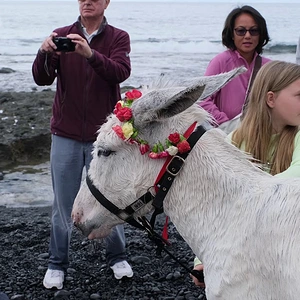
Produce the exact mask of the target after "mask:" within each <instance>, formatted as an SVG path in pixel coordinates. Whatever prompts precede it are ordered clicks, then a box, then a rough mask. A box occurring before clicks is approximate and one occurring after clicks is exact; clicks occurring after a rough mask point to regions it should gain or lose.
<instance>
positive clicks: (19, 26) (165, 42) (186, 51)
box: [0, 0, 300, 91]
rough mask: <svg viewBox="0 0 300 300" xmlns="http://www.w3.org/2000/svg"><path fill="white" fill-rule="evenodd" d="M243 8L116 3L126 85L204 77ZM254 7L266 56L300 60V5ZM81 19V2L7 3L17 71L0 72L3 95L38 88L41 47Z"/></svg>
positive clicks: (4, 53) (110, 12) (7, 51)
mask: <svg viewBox="0 0 300 300" xmlns="http://www.w3.org/2000/svg"><path fill="white" fill-rule="evenodd" d="M248 4H251V1H250V2H248ZM237 5H238V2H237V3H218V4H216V3H212V2H209V3H195V2H194V3H189V2H188V1H182V2H176V3H175V2H174V3H172V2H171V3H170V2H168V3H166V2H165V3H164V2H158V3H151V2H150V1H149V2H117V0H116V1H115V0H114V1H111V3H110V5H109V7H108V9H107V10H106V16H107V19H108V22H109V23H110V24H112V25H114V26H116V27H119V28H122V29H124V30H126V31H127V32H128V33H129V34H130V37H131V46H132V51H131V61H132V75H131V77H130V78H129V79H127V80H126V81H125V82H124V83H123V84H122V85H125V84H129V85H133V86H139V85H141V84H148V83H150V82H151V81H152V80H155V78H157V77H158V76H159V75H160V74H161V73H165V74H170V76H175V77H178V76H180V77H186V78H188V77H194V76H199V75H202V74H203V73H204V71H205V69H206V66H207V64H208V62H209V61H210V59H212V58H213V57H214V56H215V55H216V54H218V53H219V52H221V51H223V50H224V49H225V48H224V47H223V46H222V44H221V31H222V28H223V24H224V20H225V18H226V16H227V15H228V13H229V12H230V11H231V10H232V9H233V8H235V7H236V6H237ZM253 7H255V8H256V9H258V10H259V11H260V12H261V14H262V15H263V16H264V17H265V19H266V20H267V25H268V29H269V34H270V37H271V39H272V40H271V42H270V43H269V44H268V45H267V47H266V49H265V52H264V55H265V56H268V57H270V58H271V59H280V60H286V61H291V62H295V52H296V43H297V41H298V37H299V35H300V30H299V21H298V20H299V19H298V17H299V14H300V5H299V4H288V5H287V4H286V3H276V4H270V3H268V4H263V3H259V4H258V3H256V4H253ZM77 16H78V5H77V1H75V0H74V1H59V2H55V1H26V0H25V1H4V0H1V1H0V28H2V30H1V34H0V45H1V46H0V69H1V68H11V69H13V70H14V71H15V72H14V73H10V74H0V91H7V90H11V91H31V90H32V89H33V88H37V86H36V85H35V83H34V82H33V79H32V76H31V66H32V62H33V60H34V58H35V54H36V52H37V50H38V48H39V47H40V45H41V43H42V42H43V40H44V39H45V38H46V37H47V36H49V34H50V33H51V32H52V31H53V30H54V29H55V28H57V27H60V26H64V25H68V24H71V23H73V22H74V21H75V20H76V19H77ZM51 88H52V89H55V84H54V85H52V86H51ZM40 89H43V87H42V88H40V87H39V88H38V90H40Z"/></svg>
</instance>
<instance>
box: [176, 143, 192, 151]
mask: <svg viewBox="0 0 300 300" xmlns="http://www.w3.org/2000/svg"><path fill="white" fill-rule="evenodd" d="M177 148H178V151H179V152H180V153H184V152H187V151H189V150H191V147H190V144H189V142H188V141H186V140H184V141H182V142H180V143H178V144H177Z"/></svg>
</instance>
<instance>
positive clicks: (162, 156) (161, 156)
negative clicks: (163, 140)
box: [158, 151, 169, 158]
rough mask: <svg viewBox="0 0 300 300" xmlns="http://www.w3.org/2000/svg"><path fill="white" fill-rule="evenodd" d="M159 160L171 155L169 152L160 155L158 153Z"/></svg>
mask: <svg viewBox="0 0 300 300" xmlns="http://www.w3.org/2000/svg"><path fill="white" fill-rule="evenodd" d="M158 156H159V158H164V157H168V156H169V153H168V152H167V151H162V152H160V153H158Z"/></svg>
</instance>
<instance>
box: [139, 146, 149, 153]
mask: <svg viewBox="0 0 300 300" xmlns="http://www.w3.org/2000/svg"><path fill="white" fill-rule="evenodd" d="M149 150H150V146H149V144H140V152H141V154H142V155H144V154H145V153H147V152H148V151H149Z"/></svg>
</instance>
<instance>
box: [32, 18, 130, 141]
mask: <svg viewBox="0 0 300 300" xmlns="http://www.w3.org/2000/svg"><path fill="white" fill-rule="evenodd" d="M54 31H55V32H57V33H58V36H63V37H65V36H66V35H67V34H69V33H77V34H79V35H81V36H82V37H83V38H85V37H84V34H83V32H82V29H81V24H80V22H79V21H77V22H76V23H74V24H73V25H70V26H66V27H63V28H58V29H56V30H54ZM99 32H100V33H98V34H97V35H96V36H94V37H93V39H92V41H91V43H90V47H91V49H93V50H94V54H93V56H92V57H91V58H90V59H88V60H87V59H85V58H84V57H82V56H81V55H79V54H77V53H68V54H66V53H62V54H61V55H60V56H59V55H57V54H55V53H51V54H46V53H42V52H41V51H39V52H38V54H37V56H36V58H35V61H34V63H33V66H32V73H33V77H34V80H35V82H36V84H38V85H51V84H52V83H53V81H54V79H55V78H56V77H57V84H56V86H57V88H56V94H55V99H54V103H53V113H52V118H51V132H52V134H57V135H59V136H63V137H67V138H71V139H75V140H78V141H80V142H92V141H94V140H95V139H96V132H97V130H98V129H99V127H100V125H101V124H103V123H104V122H105V120H106V117H107V115H108V114H109V113H111V112H112V111H113V108H114V106H115V104H116V102H117V101H118V100H119V99H120V98H121V95H120V86H119V84H120V83H121V82H123V81H124V80H126V79H127V78H128V77H129V75H130V72H131V66H130V58H129V52H130V39H129V35H128V34H127V33H126V32H125V31H123V30H120V29H118V28H115V27H113V26H110V25H108V24H107V23H106V21H104V24H102V31H101V30H99Z"/></svg>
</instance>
